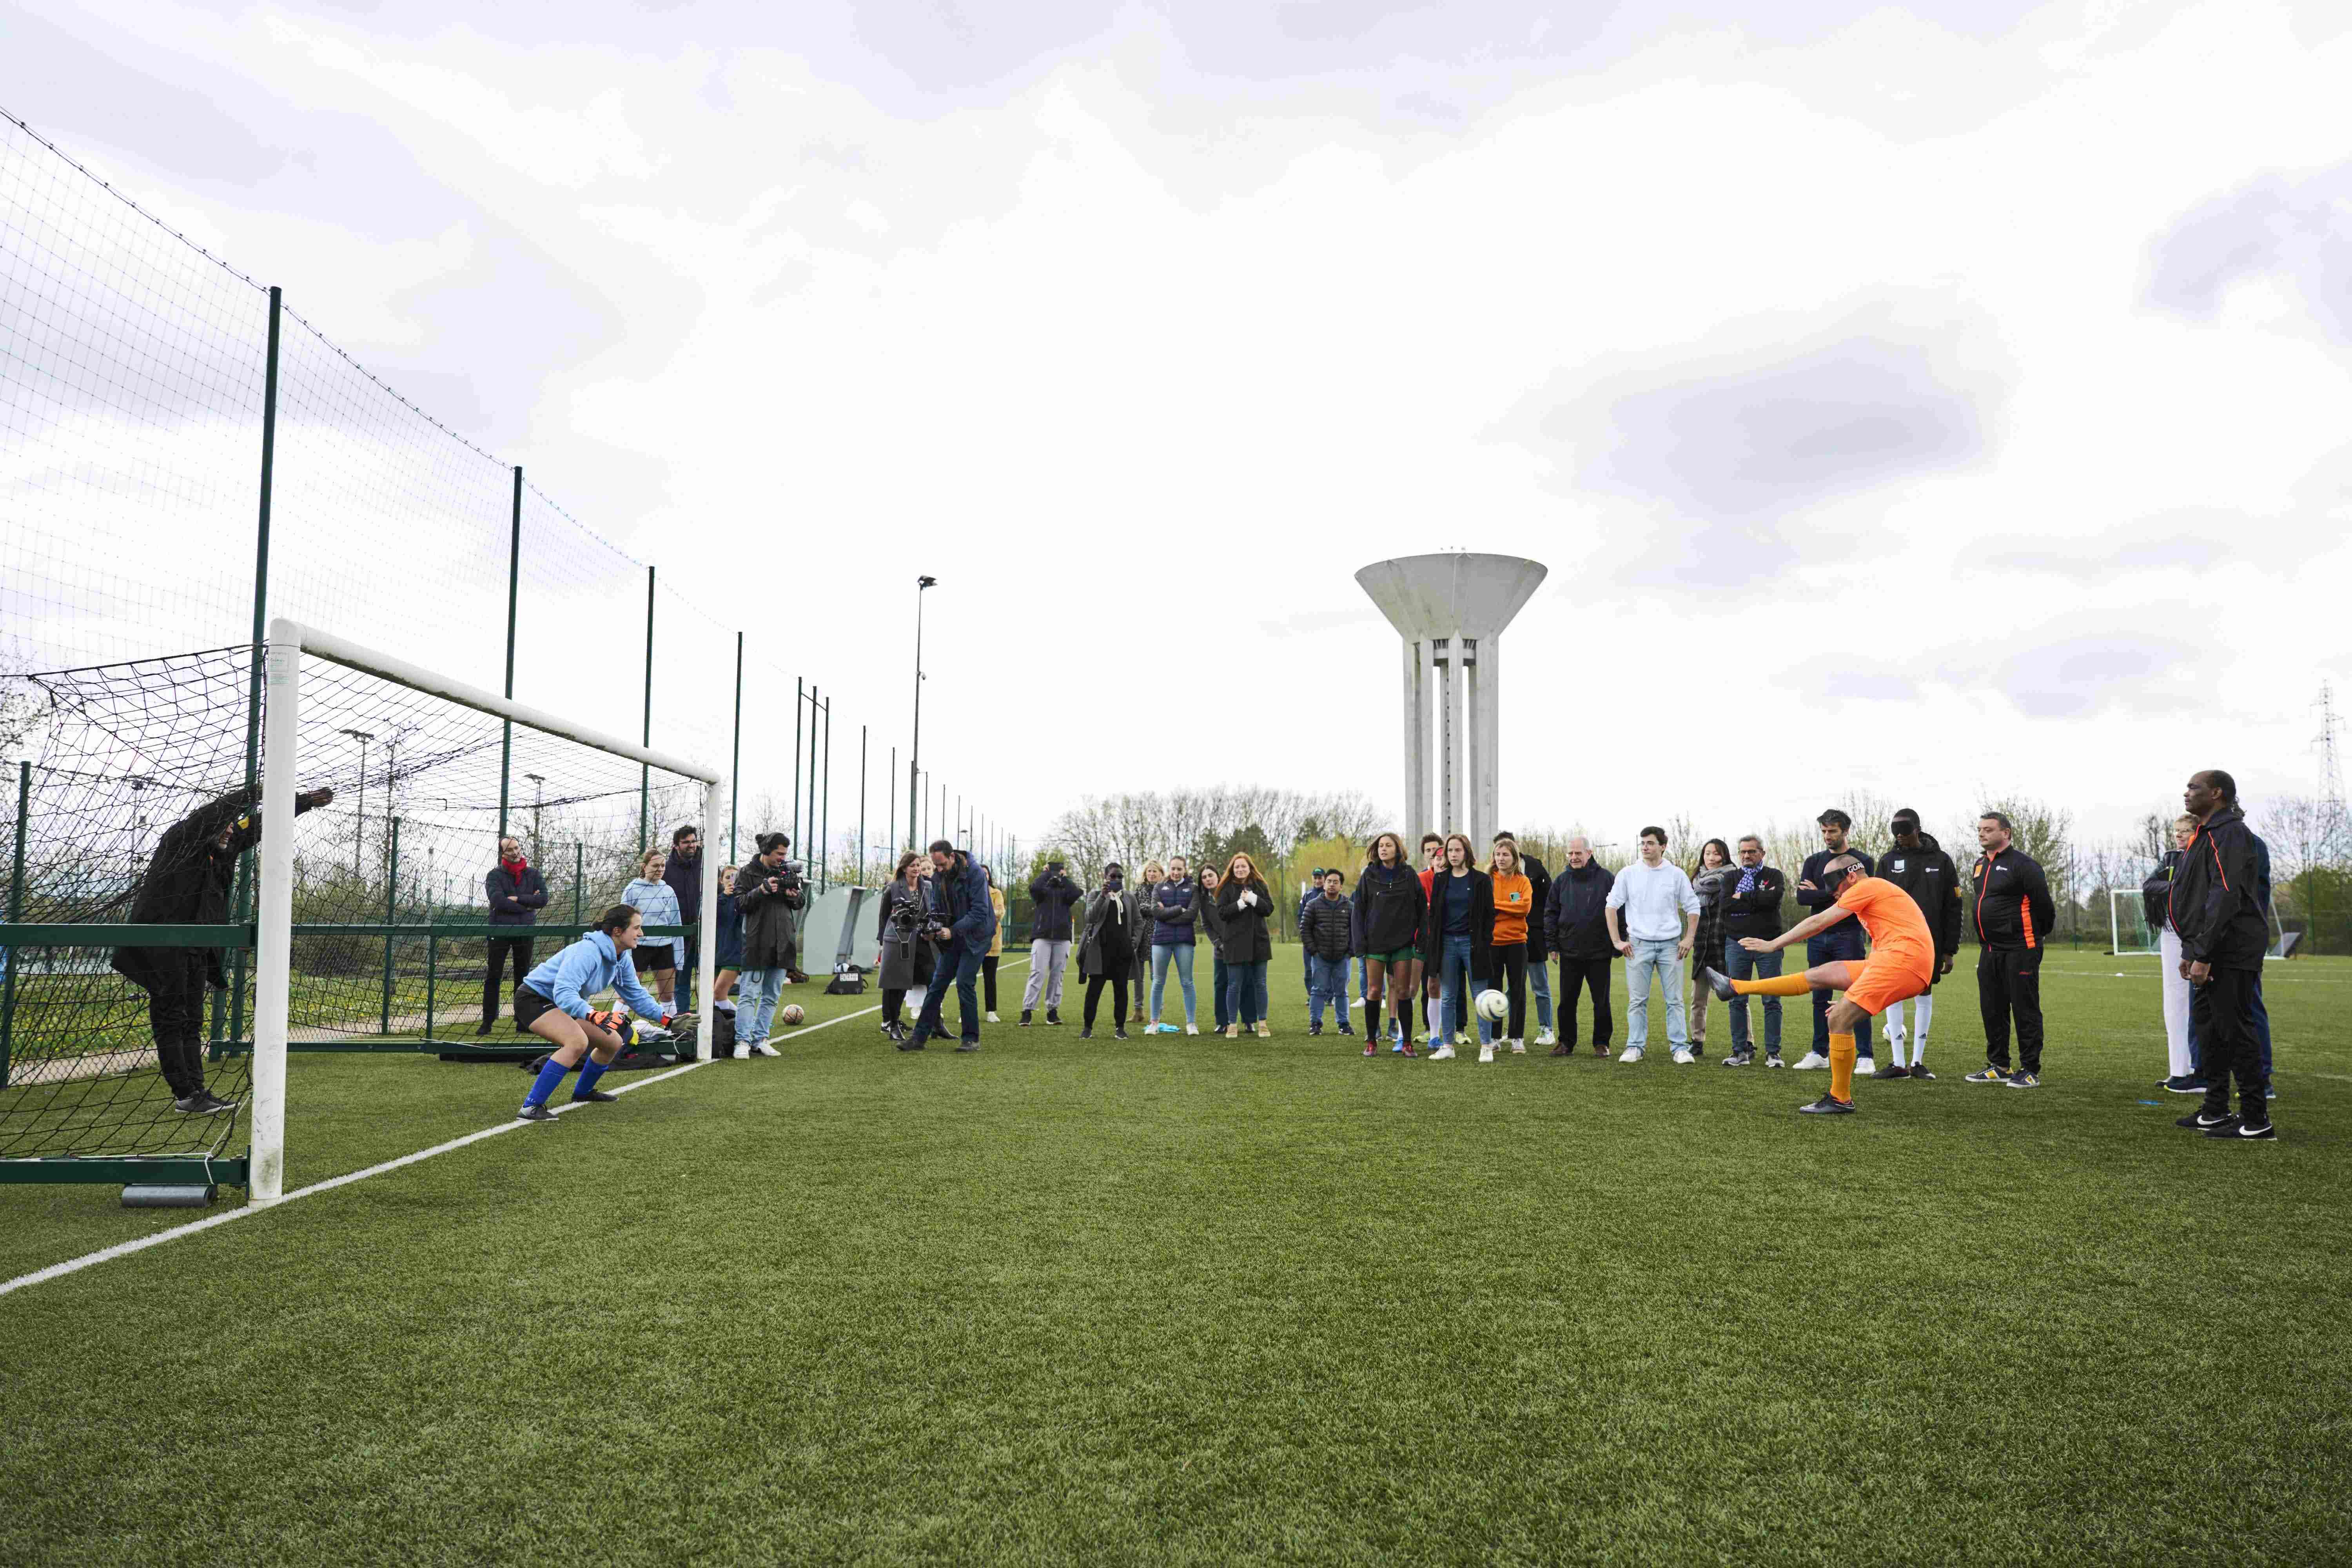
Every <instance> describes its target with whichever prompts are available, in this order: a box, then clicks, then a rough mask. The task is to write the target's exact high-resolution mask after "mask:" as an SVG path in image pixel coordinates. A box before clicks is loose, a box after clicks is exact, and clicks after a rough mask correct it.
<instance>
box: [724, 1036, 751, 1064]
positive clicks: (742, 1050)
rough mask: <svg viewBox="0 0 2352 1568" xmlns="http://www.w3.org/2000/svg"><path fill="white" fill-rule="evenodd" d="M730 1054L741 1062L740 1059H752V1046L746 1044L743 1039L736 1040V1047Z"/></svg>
mask: <svg viewBox="0 0 2352 1568" xmlns="http://www.w3.org/2000/svg"><path fill="white" fill-rule="evenodd" d="M728 1054H729V1055H730V1056H731V1057H733V1058H735V1059H736V1060H737V1061H739V1062H740V1061H749V1060H750V1059H751V1047H749V1046H747V1045H745V1044H744V1043H743V1042H742V1041H740V1040H738V1041H736V1042H735V1048H734V1050H732V1051H730V1052H729V1053H728Z"/></svg>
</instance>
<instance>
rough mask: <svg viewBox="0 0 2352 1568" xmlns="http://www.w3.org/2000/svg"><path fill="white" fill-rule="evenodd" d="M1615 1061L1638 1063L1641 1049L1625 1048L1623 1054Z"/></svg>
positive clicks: (1637, 1047)
mask: <svg viewBox="0 0 2352 1568" xmlns="http://www.w3.org/2000/svg"><path fill="white" fill-rule="evenodd" d="M1617 1059H1618V1060H1619V1061H1621V1062H1638V1061H1640V1060H1641V1059H1642V1047H1639V1046H1627V1047H1625V1054H1624V1055H1623V1056H1621V1057H1619V1058H1617Z"/></svg>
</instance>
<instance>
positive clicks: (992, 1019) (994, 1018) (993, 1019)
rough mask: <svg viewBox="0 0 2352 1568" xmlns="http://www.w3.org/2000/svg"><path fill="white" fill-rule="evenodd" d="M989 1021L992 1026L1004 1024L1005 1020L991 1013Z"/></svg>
mask: <svg viewBox="0 0 2352 1568" xmlns="http://www.w3.org/2000/svg"><path fill="white" fill-rule="evenodd" d="M988 1021H989V1022H990V1023H992V1024H1002V1023H1003V1022H1004V1020H1003V1019H1002V1018H1000V1017H998V1016H996V1015H995V1014H993V1013H991V1014H990V1015H989V1016H988Z"/></svg>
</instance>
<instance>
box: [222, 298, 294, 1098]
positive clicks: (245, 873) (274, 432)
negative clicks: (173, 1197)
mask: <svg viewBox="0 0 2352 1568" xmlns="http://www.w3.org/2000/svg"><path fill="white" fill-rule="evenodd" d="M285 303H286V299H285V293H284V291H283V290H281V289H279V288H278V286H277V285H276V284H274V283H273V284H272V285H270V289H269V342H268V349H267V350H266V351H265V355H264V358H263V360H262V369H261V486H260V504H259V507H258V510H257V517H256V519H255V528H254V546H253V672H252V674H251V676H250V677H248V678H247V683H246V709H245V787H246V788H247V789H252V788H253V787H254V786H255V785H256V784H258V783H260V781H261V645H262V643H263V641H264V639H266V638H267V637H268V634H269V626H268V615H269V503H270V499H271V495H272V493H273V491H274V490H275V489H276V487H277V475H278V338H279V331H280V327H281V325H282V323H283V321H284V318H285ZM230 908H231V913H230V916H229V918H230V919H231V920H233V921H237V922H238V923H240V924H242V923H243V922H244V921H245V920H246V919H247V916H248V915H249V914H250V912H251V910H252V909H253V852H252V851H251V850H247V852H246V853H244V854H242V855H240V856H238V857H237V858H236V896H235V898H234V900H232V902H231V906H230ZM247 957H248V952H247V949H245V948H242V947H240V948H238V949H237V950H236V953H235V954H234V956H232V957H231V959H230V961H229V968H230V974H229V986H228V1040H229V1043H232V1044H234V1043H235V1041H236V1037H237V1036H239V1035H241V1034H243V1033H244V1032H245V971H246V963H247ZM221 1045H222V1039H221V1009H220V1005H219V1004H218V1003H217V1002H215V1004H214V1006H213V1054H214V1056H215V1058H217V1057H218V1055H219V1052H220V1047H221Z"/></svg>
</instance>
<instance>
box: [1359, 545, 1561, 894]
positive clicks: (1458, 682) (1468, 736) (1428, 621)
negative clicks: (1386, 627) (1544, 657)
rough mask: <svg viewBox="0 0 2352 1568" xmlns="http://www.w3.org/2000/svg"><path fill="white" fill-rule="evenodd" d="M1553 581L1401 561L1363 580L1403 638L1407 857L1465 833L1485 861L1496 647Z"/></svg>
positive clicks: (1491, 825)
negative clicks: (1423, 843)
mask: <svg viewBox="0 0 2352 1568" xmlns="http://www.w3.org/2000/svg"><path fill="white" fill-rule="evenodd" d="M1546 574H1547V572H1546V568H1545V566H1544V565H1543V563H1541V562H1538V561H1522V560H1520V559H1519V558H1518V557H1517V556H1515V555H1467V554H1464V555H1402V556H1399V557H1398V558H1397V559H1396V560H1394V561H1376V562H1374V563H1372V564H1370V566H1367V567H1365V568H1364V569H1363V570H1362V571H1360V572H1359V573H1357V574H1356V582H1357V584H1359V585H1360V586H1361V587H1362V588H1363V590H1364V592H1365V593H1367V594H1370V595H1371V596H1372V603H1374V604H1375V605H1379V606H1380V607H1381V614H1382V615H1384V616H1388V618H1389V624H1390V625H1391V626H1394V627H1396V629H1397V635H1398V636H1400V637H1402V638H1403V639H1404V814H1405V821H1404V828H1405V838H1406V841H1407V842H1406V847H1405V849H1406V853H1407V854H1408V855H1412V854H1413V853H1414V851H1413V849H1412V842H1411V841H1412V839H1414V838H1416V837H1419V836H1420V835H1421V834H1423V833H1424V832H1429V831H1435V832H1438V833H1463V834H1467V835H1468V836H1469V838H1470V842H1471V843H1472V844H1473V845H1474V846H1475V847H1477V850H1478V853H1479V856H1480V858H1484V857H1485V855H1486V840H1487V838H1488V837H1490V836H1491V835H1492V834H1493V833H1494V832H1495V829H1496V815H1497V812H1498V810H1499V806H1498V804H1497V802H1498V799H1499V795H1498V792H1497V789H1496V763H1497V761H1498V759H1499V757H1500V755H1501V752H1500V747H1499V745H1498V743H1497V742H1498V741H1499V738H1500V737H1499V734H1498V731H1499V727H1500V721H1501V716H1502V700H1501V684H1500V678H1501V673H1502V671H1501V662H1502V661H1501V650H1500V647H1499V643H1500V641H1501V637H1502V633H1503V628H1504V627H1505V626H1509V625H1510V624H1511V617H1512V616H1516V615H1517V614H1518V613H1519V607H1520V606H1521V605H1525V604H1526V603H1527V602H1528V598H1529V597H1530V596H1531V595H1533V594H1534V593H1535V591H1536V590H1537V589H1538V587H1540V586H1542V584H1543V580H1544V577H1545V575H1546ZM1433 709H1434V710H1435V712H1434V715H1433V713H1432V710H1433ZM1433 729H1434V733H1433V732H1432V731H1433ZM1432 763H1434V764H1435V766H1434V769H1433V768H1432ZM1433 771H1434V773H1435V789H1434V790H1432V787H1431V783H1432V780H1431V774H1432V773H1433Z"/></svg>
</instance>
